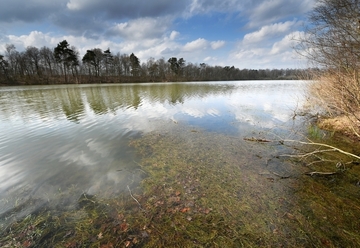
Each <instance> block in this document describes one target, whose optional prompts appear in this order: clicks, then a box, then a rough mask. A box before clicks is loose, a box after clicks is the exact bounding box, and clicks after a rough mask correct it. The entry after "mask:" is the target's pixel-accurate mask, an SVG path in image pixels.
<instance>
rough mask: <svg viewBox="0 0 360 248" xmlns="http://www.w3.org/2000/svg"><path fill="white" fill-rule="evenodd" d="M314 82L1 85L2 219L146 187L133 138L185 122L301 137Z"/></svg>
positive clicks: (190, 126) (212, 130)
mask: <svg viewBox="0 0 360 248" xmlns="http://www.w3.org/2000/svg"><path fill="white" fill-rule="evenodd" d="M305 86H306V84H305V83H304V82H301V81H242V82H189V83H154V84H152V83H148V84H122V85H66V86H64V85H61V86H30V87H2V88H0V199H1V201H0V216H2V220H0V221H2V222H3V225H8V223H9V221H13V220H15V219H18V218H21V217H26V216H28V215H29V214H31V213H33V212H36V210H37V209H38V208H40V207H41V206H44V204H46V205H47V207H48V208H60V207H61V208H64V209H67V208H71V206H72V205H74V204H75V203H76V202H77V200H78V199H79V197H80V196H81V195H82V194H87V195H96V196H98V197H99V198H104V199H105V198H111V197H116V195H118V194H119V193H121V192H126V191H128V189H130V188H135V187H137V186H138V185H139V183H140V182H141V180H143V179H144V178H146V177H148V175H147V173H146V172H145V171H144V170H143V168H142V167H141V166H140V164H141V157H139V154H138V153H137V152H136V149H135V148H134V147H132V146H129V143H130V141H132V140H136V139H139V138H141V137H144V136H146V135H148V134H153V133H156V132H159V133H160V132H165V133H166V132H167V133H169V132H170V133H171V132H175V131H174V130H179V128H180V129H181V128H185V129H187V130H194V132H195V131H196V132H202V133H207V134H209V135H210V136H211V134H214V135H217V134H221V135H224V136H226V137H233V138H237V139H241V140H243V138H246V137H248V138H249V137H257V138H267V137H282V138H288V137H294V136H297V135H300V136H301V135H303V134H304V133H305V132H306V130H307V125H308V124H306V121H305V120H304V119H302V118H301V117H299V116H295V115H294V114H295V113H296V112H298V111H300V110H301V109H302V106H303V105H304V104H305V97H304V95H303V94H304V90H305ZM214 137H215V136H214ZM297 137H299V136H297ZM242 144H243V145H249V146H254V144H253V143H252V142H248V143H246V142H243V143H242ZM272 149H276V152H275V153H278V152H279V151H278V149H280V148H272ZM272 151H273V152H274V150H272ZM168 156H170V157H171V156H172V154H168ZM243 156H250V157H254V154H243Z"/></svg>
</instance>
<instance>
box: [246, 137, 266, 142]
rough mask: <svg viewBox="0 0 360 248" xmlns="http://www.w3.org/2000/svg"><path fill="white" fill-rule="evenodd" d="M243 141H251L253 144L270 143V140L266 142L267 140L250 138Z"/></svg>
mask: <svg viewBox="0 0 360 248" xmlns="http://www.w3.org/2000/svg"><path fill="white" fill-rule="evenodd" d="M244 140H247V141H253V142H271V141H270V140H267V139H259V138H254V137H251V138H246V137H245V138H244Z"/></svg>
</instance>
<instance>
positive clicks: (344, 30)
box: [297, 0, 360, 130]
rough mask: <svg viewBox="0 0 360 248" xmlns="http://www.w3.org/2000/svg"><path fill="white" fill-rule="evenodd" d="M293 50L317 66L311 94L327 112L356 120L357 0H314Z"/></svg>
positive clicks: (359, 88)
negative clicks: (304, 28)
mask: <svg viewBox="0 0 360 248" xmlns="http://www.w3.org/2000/svg"><path fill="white" fill-rule="evenodd" d="M297 50H298V51H299V52H301V53H302V54H303V55H304V56H305V57H307V59H308V60H309V62H310V63H312V66H313V67H318V68H320V70H318V71H317V72H320V73H318V74H317V75H315V76H316V79H317V80H316V83H314V84H313V85H312V87H311V92H312V94H313V96H316V98H317V99H318V100H319V101H318V103H319V104H320V105H321V106H322V107H325V108H326V110H327V111H328V113H329V114H331V115H344V116H347V117H348V118H349V120H352V123H353V124H354V128H355V129H354V130H356V129H358V127H357V126H358V125H357V124H356V123H357V122H358V121H360V111H359V110H360V81H359V77H358V72H359V66H360V3H359V0H317V1H316V5H315V7H314V9H313V10H312V12H311V13H310V14H309V25H308V27H307V30H306V32H305V35H304V36H303V37H302V38H301V40H300V43H299V46H298V47H297Z"/></svg>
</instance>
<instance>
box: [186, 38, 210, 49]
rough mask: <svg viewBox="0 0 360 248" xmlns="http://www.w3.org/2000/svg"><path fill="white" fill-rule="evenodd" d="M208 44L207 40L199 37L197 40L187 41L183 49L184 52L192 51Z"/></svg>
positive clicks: (203, 47) (204, 47)
mask: <svg viewBox="0 0 360 248" xmlns="http://www.w3.org/2000/svg"><path fill="white" fill-rule="evenodd" d="M207 45H208V42H207V40H205V39H203V38H199V39H197V40H194V41H191V42H188V43H186V44H185V45H184V48H183V51H185V52H193V51H197V50H203V49H206V48H207Z"/></svg>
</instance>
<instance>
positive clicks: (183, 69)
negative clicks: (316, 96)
mask: <svg viewBox="0 0 360 248" xmlns="http://www.w3.org/2000/svg"><path fill="white" fill-rule="evenodd" d="M304 73H306V70H300V69H273V70H270V69H264V70H253V69H241V70H240V69H238V68H235V67H234V66H225V67H222V66H210V65H207V64H205V63H200V64H193V63H189V62H186V61H185V60H184V59H183V58H179V59H178V58H176V57H172V58H169V59H167V60H166V59H165V58H161V59H158V60H155V59H154V58H149V59H148V60H147V62H143V63H141V62H140V60H139V58H138V57H137V56H136V55H135V54H133V53H132V54H130V55H128V54H120V53H119V52H118V53H116V54H112V52H111V51H110V49H107V50H105V51H102V50H101V49H99V48H94V49H91V50H87V52H86V54H85V55H84V56H83V57H82V58H80V55H79V52H78V50H77V49H76V48H75V47H74V46H70V44H69V43H68V42H67V41H66V40H64V41H62V42H60V43H59V44H58V45H57V46H56V47H55V48H54V49H51V48H48V47H46V46H44V47H41V48H40V49H39V48H37V47H33V46H29V47H27V48H26V50H25V51H23V52H19V51H17V50H16V48H15V46H14V45H7V46H6V51H5V54H3V55H2V54H0V83H1V84H3V85H12V84H13V85H16V84H64V83H72V84H83V83H122V82H166V81H226V80H263V79H264V80H265V79H266V80H274V79H297V78H298V77H299V75H303V74H304Z"/></svg>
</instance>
